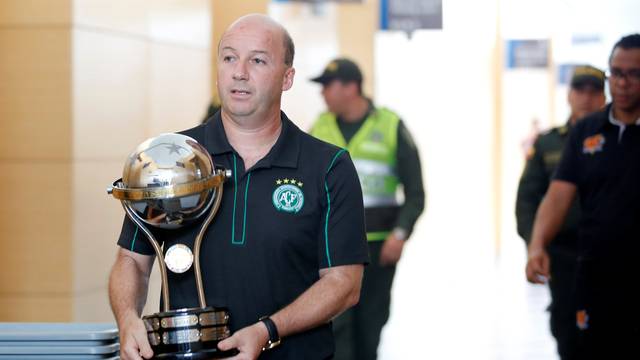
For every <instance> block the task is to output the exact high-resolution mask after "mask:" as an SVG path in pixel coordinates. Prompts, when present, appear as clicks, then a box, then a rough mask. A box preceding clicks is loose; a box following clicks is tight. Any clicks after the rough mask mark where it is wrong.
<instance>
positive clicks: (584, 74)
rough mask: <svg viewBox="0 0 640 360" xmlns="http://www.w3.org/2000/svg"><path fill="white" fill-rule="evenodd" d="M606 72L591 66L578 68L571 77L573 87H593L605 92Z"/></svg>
mask: <svg viewBox="0 0 640 360" xmlns="http://www.w3.org/2000/svg"><path fill="white" fill-rule="evenodd" d="M604 80H605V75H604V72H603V71H602V70H600V69H598V68H595V67H593V66H589V65H581V66H576V68H575V69H574V70H573V76H571V87H572V88H581V87H583V86H585V85H590V86H593V87H594V88H596V89H598V90H604Z"/></svg>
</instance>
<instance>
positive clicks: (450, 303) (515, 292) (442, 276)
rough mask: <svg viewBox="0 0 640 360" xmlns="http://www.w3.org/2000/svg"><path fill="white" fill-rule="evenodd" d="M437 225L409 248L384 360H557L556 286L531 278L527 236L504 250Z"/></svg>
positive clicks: (399, 275)
mask: <svg viewBox="0 0 640 360" xmlns="http://www.w3.org/2000/svg"><path fill="white" fill-rule="evenodd" d="M434 227H436V228H437V225H434ZM433 230H435V231H430V232H428V233H426V232H421V231H420V229H418V230H417V232H416V236H415V237H414V238H413V239H412V240H411V242H410V243H409V244H407V246H406V247H405V249H406V252H405V254H404V256H403V259H402V262H401V264H400V265H399V268H398V272H397V276H396V283H395V285H394V292H393V305H392V309H391V311H392V314H391V319H390V320H389V323H388V324H387V326H386V327H385V329H384V330H383V333H382V340H381V344H380V348H379V351H378V353H379V359H381V360H397V359H403V360H404V359H474V360H475V359H478V360H481V359H482V360H484V359H486V360H495V359H499V360H556V359H557V358H558V357H557V355H556V353H555V343H554V341H553V338H552V337H551V335H550V333H549V330H548V329H549V328H548V314H547V313H546V312H545V308H546V306H547V304H548V297H549V295H548V290H547V288H546V287H544V286H532V285H529V284H527V283H526V282H525V280H524V275H523V269H524V258H525V256H524V246H522V244H521V243H519V242H517V241H521V240H519V239H512V240H510V241H513V245H512V246H503V251H502V252H501V254H500V255H499V256H497V255H496V254H495V253H494V249H493V248H492V244H491V241H487V242H486V243H485V242H484V241H483V240H482V239H480V238H479V237H478V236H477V235H476V236H473V235H470V236H465V237H458V236H456V237H452V238H450V239H445V238H442V239H434V238H433V236H435V235H434V233H435V232H436V231H437V229H433ZM462 232H465V231H464V230H456V231H450V233H452V234H455V233H462ZM440 233H444V232H440ZM429 235H430V236H431V237H432V238H429ZM485 240H486V239H485ZM483 244H484V245H483ZM486 244H489V245H488V246H487V245H486Z"/></svg>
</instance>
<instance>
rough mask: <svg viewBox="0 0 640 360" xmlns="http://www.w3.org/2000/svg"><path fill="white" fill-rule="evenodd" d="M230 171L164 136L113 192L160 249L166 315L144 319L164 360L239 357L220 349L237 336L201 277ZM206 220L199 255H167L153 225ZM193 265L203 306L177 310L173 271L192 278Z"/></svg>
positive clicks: (131, 161)
mask: <svg viewBox="0 0 640 360" xmlns="http://www.w3.org/2000/svg"><path fill="white" fill-rule="evenodd" d="M230 176H231V173H230V171H223V170H216V169H215V167H214V164H213V160H212V159H211V156H210V155H209V153H208V152H207V150H206V149H204V148H203V147H202V146H201V145H200V144H198V142H196V141H195V140H194V139H192V138H190V137H188V136H185V135H180V134H162V135H160V136H157V137H155V138H151V139H148V140H147V141H145V142H143V143H142V144H140V146H138V148H137V149H136V150H135V151H134V152H133V153H132V154H131V155H130V156H129V158H128V159H127V162H126V164H125V166H124V172H123V177H122V179H118V180H116V181H115V182H114V183H113V186H112V187H110V188H109V189H108V190H107V192H108V193H109V194H111V195H113V197H114V198H116V199H118V200H120V201H121V203H122V206H123V207H124V209H125V211H126V213H127V215H128V216H129V218H130V219H131V220H132V221H133V222H134V223H135V224H136V225H137V226H138V227H139V229H140V230H141V231H142V232H144V234H145V235H146V237H147V239H148V240H149V243H150V244H151V246H152V247H153V249H154V250H155V253H156V256H157V259H158V263H159V265H160V266H159V268H160V276H161V277H162V300H163V308H162V312H159V313H155V314H152V315H147V316H144V317H143V318H142V320H143V322H144V323H145V326H146V328H147V335H148V338H149V342H150V343H151V347H152V348H153V351H154V358H156V359H210V358H220V357H227V356H230V355H233V353H234V352H228V351H227V352H222V351H220V350H218V349H217V344H218V342H219V341H220V340H222V339H225V338H227V337H229V336H230V335H231V333H230V330H229V313H228V311H227V309H226V308H214V307H211V306H207V304H206V300H205V296H204V288H203V285H202V275H201V271H200V245H201V244H202V240H203V237H204V234H205V232H206V230H207V227H208V226H209V224H210V223H211V221H212V220H213V218H214V216H215V215H216V212H217V211H218V208H219V207H220V202H221V200H222V189H223V183H224V181H225V180H226V179H227V178H229V177H230ZM203 217H204V221H203V222H202V225H201V227H200V230H199V232H198V234H197V236H196V239H195V242H194V246H193V249H191V248H189V246H187V245H185V244H175V245H173V246H171V247H170V248H168V249H166V251H165V255H164V256H163V250H162V248H161V247H160V244H159V243H158V241H157V240H156V239H155V237H154V236H153V234H152V233H151V231H149V229H148V228H147V227H146V225H151V226H155V227H159V228H164V229H177V228H180V227H182V226H184V225H187V224H191V223H193V222H195V221H197V220H199V219H202V218H203ZM192 265H193V270H194V275H195V280H196V287H197V293H198V301H199V305H200V307H198V308H186V309H177V310H171V305H170V304H171V303H170V299H169V285H168V283H167V269H169V270H170V271H172V272H175V273H184V272H186V271H188V270H189V269H190V268H191V267H192Z"/></svg>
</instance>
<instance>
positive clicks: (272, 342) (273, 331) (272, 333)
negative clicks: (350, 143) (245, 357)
mask: <svg viewBox="0 0 640 360" xmlns="http://www.w3.org/2000/svg"><path fill="white" fill-rule="evenodd" d="M259 320H260V321H261V322H262V323H263V324H264V326H266V327H267V332H268V333H269V340H268V341H267V344H266V345H265V346H264V347H263V348H262V351H265V350H269V349H273V348H274V347H276V346H278V345H280V335H278V328H277V327H276V323H274V322H273V320H271V318H270V317H268V316H263V317H261V318H260V319H259Z"/></svg>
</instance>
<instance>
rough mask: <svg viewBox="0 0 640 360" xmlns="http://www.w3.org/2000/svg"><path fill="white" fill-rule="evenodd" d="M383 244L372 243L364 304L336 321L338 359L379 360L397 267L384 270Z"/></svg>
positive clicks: (348, 311) (334, 330)
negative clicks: (382, 333)
mask: <svg viewBox="0 0 640 360" xmlns="http://www.w3.org/2000/svg"><path fill="white" fill-rule="evenodd" d="M383 243H384V242H383V241H371V242H369V255H370V257H371V262H370V263H369V265H367V266H366V267H365V270H364V277H363V279H362V291H361V292H360V302H359V303H358V304H357V305H356V306H354V307H353V308H351V309H349V310H347V311H345V312H344V313H343V314H342V315H340V316H338V317H337V318H336V319H335V320H334V321H333V334H334V337H335V342H336V353H335V357H334V359H335V360H375V359H376V358H377V351H378V343H379V342H380V332H381V331H382V327H383V326H384V324H385V323H386V322H387V320H388V319H389V305H390V303H391V285H392V284H393V276H394V275H395V272H396V267H395V266H385V267H381V266H380V265H379V264H380V249H381V248H382V244H383Z"/></svg>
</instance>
